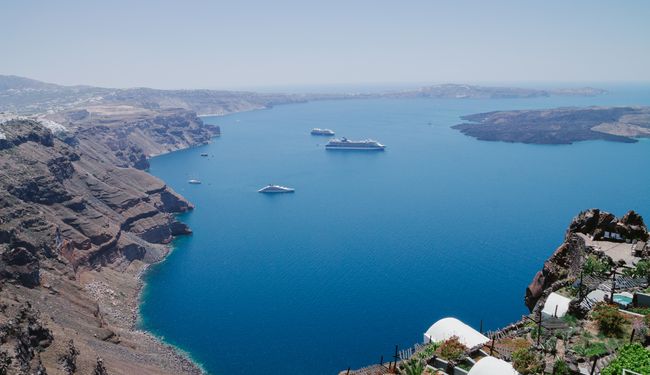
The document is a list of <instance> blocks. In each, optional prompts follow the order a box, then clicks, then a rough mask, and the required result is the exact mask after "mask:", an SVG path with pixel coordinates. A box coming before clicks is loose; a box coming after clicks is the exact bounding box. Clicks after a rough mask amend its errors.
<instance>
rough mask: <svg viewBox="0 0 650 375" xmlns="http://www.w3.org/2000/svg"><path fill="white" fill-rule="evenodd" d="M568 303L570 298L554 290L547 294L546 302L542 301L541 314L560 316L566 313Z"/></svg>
mask: <svg viewBox="0 0 650 375" xmlns="http://www.w3.org/2000/svg"><path fill="white" fill-rule="evenodd" d="M569 303H571V299H570V298H567V297H565V296H562V295H560V294H557V293H555V292H553V293H551V294H549V295H548V298H547V299H546V303H544V309H542V314H543V315H544V316H547V317H548V316H556V313H557V317H558V318H561V317H563V316H565V315H566V313H567V312H568V311H569Z"/></svg>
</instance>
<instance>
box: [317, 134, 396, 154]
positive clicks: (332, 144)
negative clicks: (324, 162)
mask: <svg viewBox="0 0 650 375" xmlns="http://www.w3.org/2000/svg"><path fill="white" fill-rule="evenodd" d="M325 148H326V149H327V150H368V151H383V150H384V149H385V148H386V146H384V145H382V144H381V143H379V142H377V141H374V140H372V139H366V140H363V141H351V140H349V139H347V138H345V137H343V138H341V139H332V140H331V141H329V143H328V144H326V145H325Z"/></svg>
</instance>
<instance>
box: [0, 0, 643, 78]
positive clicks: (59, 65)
mask: <svg viewBox="0 0 650 375" xmlns="http://www.w3.org/2000/svg"><path fill="white" fill-rule="evenodd" d="M0 35H1V38H2V39H1V40H2V43H1V44H0V51H1V52H0V74H15V75H21V76H27V77H31V78H36V79H40V80H45V81H49V82H55V83H61V84H91V85H101V86H111V87H131V86H149V87H157V88H238V87H249V88H254V87H263V86H275V85H283V86H284V85H311V84H323V83H327V84H339V83H373V82H374V83H390V82H419V83H434V82H517V81H521V82H536V81H553V82H560V81H565V82H566V81H571V82H579V81H591V82H593V81H598V82H603V81H639V80H642V81H650V1H647V0H637V1H632V0H630V1H621V0H616V1H596V0H585V1H582V0H580V1H575V0H574V1H567V0H558V1H555V0H553V1H549V0H544V1H523V0H516V1H515V0H513V1H505V0H504V1H486V0H476V1H458V0H454V1H452V0H449V1H434V0H423V1H397V0H392V1H382V0H368V1H365V0H362V1H355V0H346V1H339V0H327V1H318V2H317V1H309V0H300V1H298V0H296V1H284V0H258V1H252V0H251V1H249V0H231V1H227V2H226V1H207V0H205V1H198V0H192V1H181V0H178V1H153V0H152V1H137V0H128V1H124V0H111V1H94V0H79V1H66V0H56V1H49V0H43V1H32V0H0Z"/></svg>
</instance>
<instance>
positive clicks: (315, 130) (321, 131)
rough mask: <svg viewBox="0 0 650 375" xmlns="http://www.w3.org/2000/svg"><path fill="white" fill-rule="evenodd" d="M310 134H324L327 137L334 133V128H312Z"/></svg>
mask: <svg viewBox="0 0 650 375" xmlns="http://www.w3.org/2000/svg"><path fill="white" fill-rule="evenodd" d="M311 135H326V136H328V137H329V136H332V135H334V130H331V129H319V128H313V129H312V130H311Z"/></svg>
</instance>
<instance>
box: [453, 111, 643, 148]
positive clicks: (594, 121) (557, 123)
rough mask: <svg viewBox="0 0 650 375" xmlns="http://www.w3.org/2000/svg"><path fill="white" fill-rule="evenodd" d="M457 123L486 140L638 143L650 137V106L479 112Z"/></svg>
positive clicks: (465, 130)
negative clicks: (639, 140)
mask: <svg viewBox="0 0 650 375" xmlns="http://www.w3.org/2000/svg"><path fill="white" fill-rule="evenodd" d="M462 119H463V120H466V121H468V122H467V123H463V124H458V125H455V126H453V128H454V129H457V130H459V131H461V132H462V133H463V134H466V135H469V136H471V137H475V138H477V139H479V140H484V141H502V142H518V143H534V144H570V143H574V142H581V141H589V140H604V141H611V142H624V143H634V142H637V138H641V137H645V138H647V137H650V107H587V108H555V109H543V110H517V111H496V112H487V113H477V114H472V115H467V116H463V117H462Z"/></svg>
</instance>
